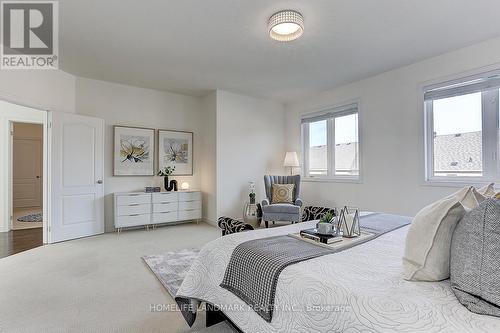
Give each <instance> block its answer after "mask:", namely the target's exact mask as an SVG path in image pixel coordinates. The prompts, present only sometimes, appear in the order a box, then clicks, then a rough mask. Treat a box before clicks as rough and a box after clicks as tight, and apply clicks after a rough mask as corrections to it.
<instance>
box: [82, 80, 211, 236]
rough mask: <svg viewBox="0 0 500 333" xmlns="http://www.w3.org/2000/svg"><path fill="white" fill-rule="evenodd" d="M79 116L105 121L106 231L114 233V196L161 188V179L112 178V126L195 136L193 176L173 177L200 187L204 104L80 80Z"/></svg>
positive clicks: (186, 98)
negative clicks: (160, 130) (149, 187)
mask: <svg viewBox="0 0 500 333" xmlns="http://www.w3.org/2000/svg"><path fill="white" fill-rule="evenodd" d="M76 112H77V113H78V114H82V115H88V116H94V117H98V118H102V119H104V120H105V126H106V130H105V161H104V167H105V172H104V175H105V179H104V189H105V195H106V198H105V221H106V231H112V230H113V228H114V226H113V199H112V193H114V192H122V191H143V190H144V187H146V186H162V187H163V179H162V178H161V177H113V125H125V126H135V127H146V128H155V129H172V130H184V131H192V132H194V157H193V159H194V174H193V176H192V177H174V179H177V181H178V182H179V185H180V184H181V183H182V182H183V181H187V182H189V183H190V185H191V187H192V188H194V189H199V188H200V187H201V182H200V178H201V177H200V170H201V167H202V165H201V160H200V153H199V152H200V151H201V135H200V133H201V128H202V125H203V123H202V120H201V114H202V107H201V100H200V99H199V98H195V97H189V96H184V95H179V94H173V93H167V92H163V91H157V90H151V89H143V88H137V87H132V86H126V85H120V84H114V83H109V82H103V81H97V80H90V79H84V78H77V80H76Z"/></svg>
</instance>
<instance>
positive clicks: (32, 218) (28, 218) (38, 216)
mask: <svg viewBox="0 0 500 333" xmlns="http://www.w3.org/2000/svg"><path fill="white" fill-rule="evenodd" d="M17 220H18V221H19V222H43V215H42V213H35V214H29V215H24V216H21V217H18V218H17Z"/></svg>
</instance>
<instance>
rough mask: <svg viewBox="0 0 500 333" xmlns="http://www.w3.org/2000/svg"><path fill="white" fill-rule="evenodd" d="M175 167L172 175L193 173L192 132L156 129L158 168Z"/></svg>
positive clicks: (190, 174)
mask: <svg viewBox="0 0 500 333" xmlns="http://www.w3.org/2000/svg"><path fill="white" fill-rule="evenodd" d="M167 166H171V167H175V171H174V173H173V175H174V176H175V175H176V176H192V175H193V132H183V131H167V130H159V131H158V168H159V169H160V170H161V169H163V168H165V167H167Z"/></svg>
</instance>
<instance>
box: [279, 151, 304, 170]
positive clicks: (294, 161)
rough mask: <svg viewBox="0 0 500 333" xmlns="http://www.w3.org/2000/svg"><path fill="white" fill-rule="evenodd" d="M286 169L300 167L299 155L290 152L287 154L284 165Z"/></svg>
mask: <svg viewBox="0 0 500 333" xmlns="http://www.w3.org/2000/svg"><path fill="white" fill-rule="evenodd" d="M283 166H285V167H299V166H300V164H299V158H298V157H297V153H296V152H294V151H288V152H287V153H286V154H285V162H284V163H283Z"/></svg>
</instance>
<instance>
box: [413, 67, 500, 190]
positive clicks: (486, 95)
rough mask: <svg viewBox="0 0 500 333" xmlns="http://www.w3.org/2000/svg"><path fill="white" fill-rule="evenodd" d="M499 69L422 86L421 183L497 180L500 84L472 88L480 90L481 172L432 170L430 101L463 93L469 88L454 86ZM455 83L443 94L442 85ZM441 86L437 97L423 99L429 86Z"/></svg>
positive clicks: (493, 74) (499, 174)
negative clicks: (460, 90) (439, 172)
mask: <svg viewBox="0 0 500 333" xmlns="http://www.w3.org/2000/svg"><path fill="white" fill-rule="evenodd" d="M499 75H500V71H494V72H488V73H482V74H477V75H473V76H467V77H462V78H459V79H455V80H452V81H446V82H441V83H437V84H433V85H430V86H425V87H423V89H422V92H423V94H422V100H423V109H424V129H425V133H424V150H425V152H424V154H425V170H424V171H425V172H424V176H425V183H426V184H437V185H447V184H449V185H464V184H467V185H469V184H487V183H492V182H498V181H500V161H499V159H498V157H499V156H498V154H499V151H500V141H499V132H500V120H499V117H500V108H499V106H500V104H499V103H500V102H499V100H500V87H495V88H491V87H490V88H488V87H485V88H484V89H481V90H479V91H476V92H481V107H482V108H481V114H482V151H483V153H482V162H483V170H482V171H483V175H482V176H469V177H467V176H435V170H434V110H433V103H432V102H433V101H434V100H435V99H442V98H449V97H453V96H461V95H466V94H468V93H472V92H466V89H464V91H465V92H463V93H457V88H456V87H457V86H458V87H461V86H463V87H466V86H467V83H469V82H471V81H476V80H481V79H482V80H485V81H487V80H488V79H489V78H492V77H497V76H499ZM450 86H455V88H451V89H449V90H450V92H449V94H447V92H446V90H447V89H446V87H450ZM439 89H442V92H441V93H440V96H439V98H435V99H428V100H426V99H425V94H426V93H427V92H429V91H431V90H439Z"/></svg>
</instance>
